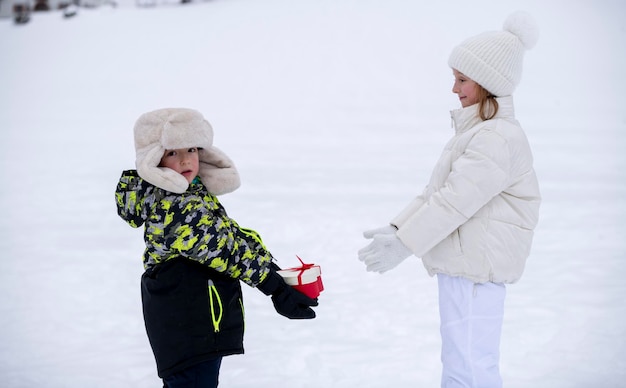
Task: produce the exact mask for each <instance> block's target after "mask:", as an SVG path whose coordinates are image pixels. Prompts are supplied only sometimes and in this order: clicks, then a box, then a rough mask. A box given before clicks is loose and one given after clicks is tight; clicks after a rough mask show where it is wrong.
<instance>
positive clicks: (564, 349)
mask: <svg viewBox="0 0 626 388" xmlns="http://www.w3.org/2000/svg"><path fill="white" fill-rule="evenodd" d="M518 8H520V4H518V3H516V2H514V1H499V2H490V1H487V0H477V1H471V2H464V1H453V2H452V1H451V2H434V1H432V2H417V1H415V2H413V1H409V0H405V1H402V0H385V1H383V0H361V1H356V0H342V1H339V0H337V1H332V0H315V1H313V0H301V1H288V0H263V1H261V0H255V1H253V0H212V1H197V0H196V1H195V2H194V3H191V4H186V5H184V6H181V5H178V4H176V2H174V1H166V0H157V5H156V6H154V7H148V8H138V7H136V6H135V4H134V2H133V1H132V0H124V1H122V2H120V3H119V4H118V6H117V7H115V8H113V7H110V6H107V5H104V6H101V7H98V8H94V9H80V10H79V12H78V15H77V16H75V17H73V18H63V15H62V12H61V11H54V12H48V13H36V14H33V17H32V19H31V21H30V22H29V23H28V24H26V25H15V24H13V23H12V21H11V20H9V19H3V20H0V36H1V38H0V52H1V53H2V54H1V55H2V66H1V70H0V84H1V85H2V87H1V89H0V127H1V128H2V142H1V144H2V153H1V156H0V165H1V170H0V174H1V175H0V177H1V181H2V184H1V186H0V187H1V188H0V200H1V203H2V204H3V206H2V213H1V215H0V236H2V237H0V251H1V252H2V259H1V262H0V263H1V264H0V265H1V267H2V268H1V270H0V295H2V298H0V380H1V381H2V385H3V386H4V387H11V388H20V387H38V388H39V387H50V388H57V387H58V388H61V387H63V388H78V387H80V388H82V387H122V388H123V387H132V388H142V387H158V386H160V381H159V379H158V378H157V376H156V369H155V364H154V360H153V357H152V353H151V351H150V348H149V345H148V342H147V338H146V335H145V331H144V327H143V320H142V316H141V304H140V293H139V277H140V275H141V273H142V266H141V253H142V250H143V241H142V231H141V230H133V229H131V228H129V227H128V226H127V225H126V224H125V223H124V222H123V221H122V220H121V219H119V218H118V216H117V214H116V209H115V204H114V196H113V192H114V189H115V185H116V183H117V179H118V178H119V175H120V173H121V171H122V170H123V169H128V168H133V167H134V147H133V138H132V126H133V124H134V121H135V120H136V119H137V117H138V116H139V115H140V114H141V113H144V112H146V111H149V110H152V109H156V108H161V107H168V106H184V107H191V108H195V109H198V110H199V111H201V112H202V113H203V114H204V115H205V116H206V117H207V118H208V119H209V121H210V122H211V123H212V125H213V127H214V129H215V144H216V145H217V146H218V147H220V148H221V149H223V150H224V151H225V152H226V153H227V154H228V155H229V156H231V157H232V158H233V159H234V160H235V162H236V163H237V166H238V168H239V170H240V173H241V176H242V181H243V185H242V187H241V188H240V189H239V190H238V191H236V192H235V193H232V194H229V195H225V196H223V197H222V201H223V204H224V205H225V206H226V208H227V209H228V211H229V214H230V215H231V216H232V217H233V218H235V219H236V220H237V221H238V222H239V223H240V224H242V225H244V226H247V227H251V228H254V229H256V230H258V231H259V232H260V233H261V235H262V236H263V238H264V241H265V242H266V244H267V245H268V247H269V248H270V250H271V251H272V252H273V253H274V255H275V256H276V257H278V258H279V263H280V264H281V265H282V266H284V267H287V266H292V265H296V264H298V261H297V259H296V257H295V255H299V256H300V257H302V258H303V259H304V260H305V261H309V262H315V263H317V264H320V265H321V267H322V271H323V278H324V284H325V287H326V290H325V291H324V292H323V293H322V295H321V297H320V306H319V307H318V308H317V309H316V311H317V313H318V318H317V319H315V320H312V321H305V322H302V321H289V320H287V319H284V318H283V317H281V316H279V315H278V314H276V313H275V312H274V310H273V308H272V306H271V302H270V300H269V299H268V298H267V297H265V296H263V295H262V294H261V293H260V292H258V291H257V290H254V289H251V288H247V287H246V288H245V289H244V293H245V298H246V300H245V305H246V313H247V325H246V330H247V331H246V337H245V347H246V354H245V355H243V356H233V357H228V358H226V359H225V360H224V363H223V365H222V370H221V375H220V376H221V386H224V387H269V386H272V387H298V388H300V387H301V388H308V387H324V388H332V387H345V388H348V387H349V388H352V387H357V386H358V387H361V388H368V387H371V388H378V387H397V388H404V387H435V386H438V384H439V376H440V371H441V367H440V362H439V346H440V339H439V328H438V312H437V289H436V282H435V281H434V279H433V278H430V277H429V276H428V275H427V274H426V272H425V270H424V269H423V267H422V265H421V263H420V261H419V260H418V259H416V258H412V259H410V260H407V261H406V262H404V263H402V264H401V265H400V266H399V267H398V268H397V269H396V270H395V271H392V272H389V273H386V274H384V275H378V274H371V273H367V272H365V268H364V266H363V264H362V263H361V262H359V261H358V260H357V256H356V251H357V250H358V249H359V248H361V247H363V246H364V245H365V243H366V241H365V240H364V239H363V238H362V236H361V233H362V231H363V230H365V229H369V228H373V227H378V226H381V225H384V224H385V223H386V222H387V221H388V220H389V219H390V218H391V217H393V216H394V215H395V214H396V213H397V212H398V211H399V210H400V209H402V208H403V207H404V205H405V204H406V203H407V202H408V201H409V200H410V199H411V198H412V197H413V196H414V195H416V194H417V193H418V192H419V191H420V190H421V189H422V187H423V185H424V184H425V183H426V181H427V179H428V176H429V174H430V170H431V168H432V166H433V164H434V163H435V161H436V159H437V157H438V155H439V152H440V150H441V149H442V147H443V145H444V144H445V142H446V140H447V139H448V138H449V137H450V136H451V134H452V130H451V128H450V119H449V115H448V111H449V110H450V109H454V108H456V107H458V101H457V100H456V98H455V96H454V95H453V94H452V93H451V87H452V76H451V71H450V69H449V68H448V67H447V65H446V61H447V56H448V54H449V52H450V50H451V48H452V47H453V46H454V45H455V44H457V43H459V42H460V41H461V40H463V39H465V38H467V37H469V36H471V35H474V34H477V33H480V32H482V31H484V30H489V29H499V28H500V27H501V25H502V23H503V21H504V19H505V18H506V16H507V15H508V14H509V13H510V12H512V11H514V10H517V9H518ZM523 9H525V10H527V11H529V12H530V13H532V14H533V15H534V16H535V18H536V19H537V22H538V24H539V26H540V27H541V28H542V33H541V37H540V40H539V42H538V44H537V46H536V47H535V48H534V49H533V50H531V51H529V52H528V53H527V55H526V59H525V64H524V66H525V70H524V77H523V80H522V83H521V84H520V86H519V88H518V90H517V91H516V94H515V100H516V110H517V116H518V118H519V120H520V121H521V122H522V124H523V126H524V128H525V129H526V131H527V134H528V136H529V139H530V141H531V144H532V146H533V150H534V153H535V160H536V169H537V173H538V175H539V178H540V183H541V188H542V194H543V197H544V202H543V205H542V209H541V219H540V225H539V227H538V228H537V230H536V238H535V243H534V246H533V251H532V254H531V257H530V258H529V261H528V265H527V269H526V272H525V275H524V277H523V278H522V280H521V281H520V282H519V283H518V284H515V285H511V286H509V287H508V296H507V302H506V312H505V314H506V315H505V322H504V328H503V338H502V347H501V350H502V355H501V358H502V359H501V369H502V375H503V378H504V381H505V385H506V386H507V387H510V388H523V387H530V386H532V387H534V388H564V387H571V388H574V387H590V386H597V387H603V388H612V387H620V386H624V384H626V383H625V381H626V361H625V360H626V341H625V340H624V339H625V338H626V325H624V323H623V319H624V317H625V316H626V304H625V303H624V299H623V298H624V296H625V295H626V285H625V282H624V281H623V279H624V273H626V263H625V260H624V259H625V254H626V243H625V238H624V236H625V235H626V227H625V225H626V224H625V222H624V218H625V217H626V203H625V199H626V172H625V171H626V158H624V156H623V150H624V148H626V131H625V130H626V113H624V109H623V107H624V106H625V105H626V97H625V94H624V91H623V89H624V86H625V84H624V77H623V75H622V73H623V69H624V68H626V53H625V52H624V50H623V49H624V47H626V29H625V27H624V25H623V20H622V15H624V11H625V9H626V6H625V5H624V4H623V3H622V2H619V1H617V0H615V1H566V0H555V1H543V0H541V1H538V0H532V1H527V2H524V4H523Z"/></svg>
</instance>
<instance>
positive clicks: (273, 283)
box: [115, 108, 317, 388]
mask: <svg viewBox="0 0 626 388" xmlns="http://www.w3.org/2000/svg"><path fill="white" fill-rule="evenodd" d="M134 135H135V148H136V154H137V159H136V165H137V170H127V171H124V172H123V173H122V176H121V178H120V180H119V183H118V185H117V189H116V193H115V198H116V202H117V211H118V214H119V216H120V217H122V218H123V219H124V220H125V221H126V222H127V223H128V224H130V225H131V226H132V227H135V228H137V227H140V226H141V225H144V227H145V229H144V230H145V232H144V240H145V243H146V250H145V252H144V255H143V263H144V268H145V272H144V274H143V275H142V278H141V295H142V302H143V314H144V320H145V325H146V331H147V334H148V339H149V340H150V345H151V347H152V350H153V353H154V356H155V359H156V363H157V370H158V375H159V377H161V378H162V379H163V382H164V386H165V387H168V388H175V387H183V386H184V387H217V385H218V375H219V369H220V365H221V360H222V357H223V356H227V355H231V354H241V353H243V327H244V313H243V300H242V293H241V287H240V283H239V281H243V282H244V283H246V284H248V285H249V286H251V287H257V288H258V289H259V290H261V291H262V292H263V293H264V294H266V295H272V301H273V304H274V308H275V309H276V311H277V312H278V313H279V314H281V315H283V316H285V317H287V318H290V319H312V318H315V312H314V311H313V310H312V309H311V306H317V300H316V299H311V298H309V297H307V296H305V295H304V294H302V293H300V292H298V291H296V290H295V289H293V288H291V287H289V286H288V285H287V284H285V282H284V281H283V279H282V277H281V276H280V275H279V274H278V273H277V272H276V271H277V270H279V269H280V268H279V267H278V266H277V265H276V264H274V263H272V260H273V258H272V255H271V253H270V252H269V251H268V250H267V248H266V247H265V246H264V245H263V242H262V241H261V238H260V236H259V235H258V234H257V233H256V232H254V231H252V230H249V229H244V228H242V227H240V226H239V225H238V224H237V223H236V222H235V220H233V219H231V218H229V217H228V215H227V214H226V210H225V209H224V207H223V206H222V205H221V204H220V202H219V201H218V199H217V197H216V196H217V195H220V194H225V193H228V192H231V191H233V190H235V189H237V188H238V187H239V184H240V181H239V174H238V173H237V170H236V168H235V166H234V164H233V163H232V161H231V160H230V159H229V158H228V157H227V156H226V155H225V154H224V153H223V152H222V151H221V150H219V149H217V148H216V147H214V146H213V144H212V143H213V129H212V128H211V125H210V124H209V123H208V122H207V121H206V120H205V119H204V117H202V115H201V114H200V113H199V112H197V111H195V110H192V109H182V108H171V109H160V110H156V111H152V112H148V113H145V114H144V115H142V116H141V117H140V118H139V119H138V120H137V122H136V124H135V128H134Z"/></svg>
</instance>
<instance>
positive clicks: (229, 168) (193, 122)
mask: <svg viewBox="0 0 626 388" xmlns="http://www.w3.org/2000/svg"><path fill="white" fill-rule="evenodd" d="M191 147H198V148H199V151H198V154H199V158H200V171H199V172H198V176H199V177H200V179H201V180H202V183H203V184H204V185H205V186H206V188H207V189H208V191H209V192H210V193H212V194H215V195H219V194H225V193H229V192H231V191H234V190H235V189H237V188H238V187H239V185H240V183H241V182H240V179H239V173H238V172H237V168H236V167H235V165H234V163H233V162H232V160H230V158H229V157H228V156H226V154H224V153H223V152H222V151H221V150H219V149H218V148H216V147H214V146H213V128H212V127H211V124H209V122H208V121H206V120H205V119H204V117H203V116H202V115H201V114H200V113H199V112H197V111H195V110H193V109H185V108H166V109H158V110H155V111H152V112H148V113H144V114H143V115H141V116H140V117H139V119H137V122H136V123H135V151H136V155H137V156H136V157H137V159H136V166H137V173H138V174H139V176H140V177H141V178H143V179H144V180H146V181H148V182H149V183H151V184H153V185H155V186H157V187H160V188H162V189H164V190H167V191H171V192H174V193H179V194H180V193H184V192H185V191H186V190H187V188H188V187H189V183H188V182H187V179H185V177H184V176H182V175H180V174H178V173H176V172H175V171H173V170H172V169H169V168H166V167H158V165H159V163H160V162H161V158H162V157H163V153H164V152H165V150H171V149H178V148H191Z"/></svg>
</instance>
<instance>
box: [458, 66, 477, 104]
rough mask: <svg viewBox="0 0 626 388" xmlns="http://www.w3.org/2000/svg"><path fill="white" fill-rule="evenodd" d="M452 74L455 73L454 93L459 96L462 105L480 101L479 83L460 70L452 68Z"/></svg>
mask: <svg viewBox="0 0 626 388" xmlns="http://www.w3.org/2000/svg"><path fill="white" fill-rule="evenodd" d="M452 74H454V86H453V87H452V93H456V94H457V95H458V96H459V100H460V101H461V106H462V107H463V108H465V107H468V106H471V105H474V104H476V103H478V84H477V83H476V82H474V81H472V80H471V79H469V78H468V77H466V76H465V74H463V73H461V72H460V71H458V70H455V69H452Z"/></svg>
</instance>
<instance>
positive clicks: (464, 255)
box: [391, 97, 541, 283]
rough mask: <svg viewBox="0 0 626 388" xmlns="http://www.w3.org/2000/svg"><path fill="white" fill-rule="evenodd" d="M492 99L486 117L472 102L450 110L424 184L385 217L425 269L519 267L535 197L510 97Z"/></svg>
mask: <svg viewBox="0 0 626 388" xmlns="http://www.w3.org/2000/svg"><path fill="white" fill-rule="evenodd" d="M497 100H498V104H499V110H498V114H497V115H496V117H494V118H493V119H491V120H487V121H482V120H481V119H480V118H479V117H478V115H477V110H478V108H477V107H478V105H473V106H470V107H467V108H463V109H458V110H455V111H452V112H451V114H452V119H453V122H454V125H455V131H456V133H455V136H454V137H453V138H452V139H451V140H450V141H449V142H448V144H447V145H446V147H445V148H444V151H443V153H442V155H441V157H440V159H439V161H438V162H437V165H436V166H435V168H434V170H433V173H432V176H431V178H430V182H429V184H428V186H427V187H426V188H425V189H424V192H423V193H422V194H421V195H420V196H418V197H417V198H416V199H414V200H413V201H412V202H411V203H410V204H409V206H407V207H406V208H405V209H404V210H403V211H402V212H401V213H400V214H399V215H398V216H397V217H396V218H394V219H393V220H392V221H391V224H393V225H395V226H396V227H398V232H397V236H398V237H399V238H400V240H402V242H403V243H404V244H405V245H406V246H407V247H409V248H410V249H411V251H412V252H413V253H414V254H415V255H416V256H417V257H421V258H422V260H423V263H424V266H425V267H426V269H427V270H428V273H429V274H430V275H431V276H432V275H435V274H437V273H444V274H447V275H450V276H462V277H465V278H468V279H470V280H472V281H474V282H477V283H484V282H488V281H489V282H496V283H514V282H516V281H517V280H519V278H520V277H521V276H522V273H523V271H524V266H525V263H526V259H527V257H528V255H529V253H530V247H531V244H532V239H533V229H534V228H535V226H536V225H537V221H538V215H539V205H540V202H541V197H540V193H539V185H538V183H537V177H536V175H535V171H534V169H533V156H532V152H531V150H530V146H529V144H528V140H527V138H526V135H525V134H524V131H523V130H522V128H521V127H520V125H519V123H518V122H517V120H516V119H515V115H514V108H513V99H512V97H501V98H498V99H497Z"/></svg>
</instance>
